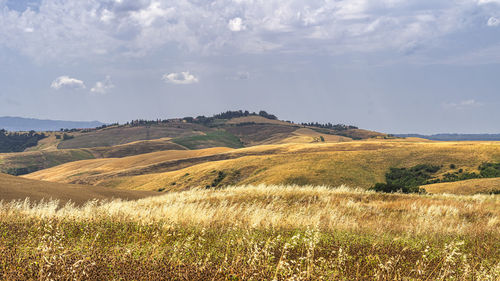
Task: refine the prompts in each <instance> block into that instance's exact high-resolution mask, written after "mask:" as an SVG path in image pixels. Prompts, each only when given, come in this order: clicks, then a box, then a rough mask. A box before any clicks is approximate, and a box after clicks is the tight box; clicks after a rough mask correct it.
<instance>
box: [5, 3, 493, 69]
mask: <svg viewBox="0 0 500 281" xmlns="http://www.w3.org/2000/svg"><path fill="white" fill-rule="evenodd" d="M0 3H1V1H0ZM488 3H490V4H491V5H486V4H488ZM492 3H500V0H450V1H432V0H406V1H402V0H378V1H375V0H373V1H368V0H343V1H324V0H307V1H306V0H289V1H284V0H268V1H255V0H220V1H209V2H207V1H188V0H87V1H69V0H45V1H42V2H41V3H40V5H39V9H36V10H31V9H28V10H26V11H24V12H22V13H21V12H17V11H12V10H9V9H8V8H6V7H3V6H2V5H1V4H0V47H4V46H6V47H8V48H10V49H15V50H18V51H19V52H21V53H23V54H25V55H28V56H30V57H32V58H34V59H36V60H41V61H51V62H52V61H57V62H60V61H62V62H66V61H71V60H81V59H87V60H92V59H93V58H94V56H99V54H98V53H96V52H95V50H107V53H108V54H113V56H114V57H120V58H121V57H124V56H127V57H131V56H133V57H140V56H146V55H148V54H152V53H154V51H156V50H163V49H166V48H168V49H169V50H170V49H172V46H174V47H177V48H178V50H182V52H187V53H191V54H196V55H200V54H201V55H211V54H214V53H216V54H225V53H228V51H229V52H231V53H233V54H234V53H271V52H287V53H289V52H307V53H318V51H321V52H326V53H328V54H344V53H353V52H364V53H367V52H377V51H380V52H391V51H396V52H398V51H399V50H402V49H405V50H406V49H407V46H412V44H413V42H418V43H419V44H418V45H419V49H425V48H426V47H427V46H431V47H437V48H441V47H442V46H436V45H437V44H438V43H439V42H440V39H441V38H445V37H447V36H450V35H451V36H453V35H456V34H457V33H460V32H461V31H468V30H473V28H474V27H478V28H479V27H480V25H482V24H481V22H484V19H485V18H490V20H488V25H490V26H495V25H496V24H497V22H498V19H497V18H495V17H492V15H495V14H496V13H497V12H498V13H500V10H499V9H500V7H499V6H497V5H496V4H492ZM495 9H496V10H495ZM235 15H238V16H237V17H236V16H235ZM250 27H251V28H250ZM228 30H229V31H232V32H239V33H240V34H239V36H238V40H234V38H233V35H232V34H231V32H228ZM244 30H245V31H246V32H242V31H244ZM31 31H35V32H31ZM464 34H466V32H465V33H464ZM464 36H465V35H464ZM387 38H390V39H391V40H387ZM492 44H493V43H492ZM420 47H422V48H420ZM482 47H487V46H482ZM412 50H413V49H412ZM401 53H402V54H406V53H407V52H406V51H405V52H401Z"/></svg>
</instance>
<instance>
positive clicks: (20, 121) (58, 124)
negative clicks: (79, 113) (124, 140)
mask: <svg viewBox="0 0 500 281" xmlns="http://www.w3.org/2000/svg"><path fill="white" fill-rule="evenodd" d="M102 125H104V123H102V122H99V121H63V120H47V119H36V118H23V117H10V116H5V117H0V129H5V130H7V131H31V130H33V131H59V130H60V129H85V128H96V127H99V126H102Z"/></svg>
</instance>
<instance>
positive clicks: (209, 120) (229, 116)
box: [183, 110, 278, 125]
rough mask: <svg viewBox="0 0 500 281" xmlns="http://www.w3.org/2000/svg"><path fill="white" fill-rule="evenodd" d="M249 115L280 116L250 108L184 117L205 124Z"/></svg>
mask: <svg viewBox="0 0 500 281" xmlns="http://www.w3.org/2000/svg"><path fill="white" fill-rule="evenodd" d="M247 116H261V117H264V118H267V119H271V120H277V119H278V117H276V115H273V114H269V113H267V112H266V111H264V110H261V111H259V113H255V112H250V111H248V110H245V111H243V110H237V111H230V110H228V111H226V112H222V113H218V114H214V115H213V116H211V117H206V116H203V115H201V116H198V117H196V118H193V117H184V119H183V120H185V121H186V122H189V123H197V124H203V125H209V124H212V123H214V122H215V120H220V119H232V118H239V117H247Z"/></svg>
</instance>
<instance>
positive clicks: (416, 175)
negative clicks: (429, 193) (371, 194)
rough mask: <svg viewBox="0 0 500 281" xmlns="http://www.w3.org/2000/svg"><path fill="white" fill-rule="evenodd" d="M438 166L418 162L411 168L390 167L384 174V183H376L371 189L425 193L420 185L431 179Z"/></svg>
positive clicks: (389, 191)
mask: <svg viewBox="0 0 500 281" xmlns="http://www.w3.org/2000/svg"><path fill="white" fill-rule="evenodd" d="M439 169H440V167H439V166H434V165H428V164H420V165H417V166H414V167H411V168H390V169H389V172H388V173H386V174H385V180H386V183H377V184H375V185H374V186H373V187H372V188H370V189H371V190H375V191H378V192H388V193H393V192H402V193H425V189H423V188H420V186H421V185H424V184H427V183H428V182H429V180H431V179H432V174H434V173H436V172H437V171H439Z"/></svg>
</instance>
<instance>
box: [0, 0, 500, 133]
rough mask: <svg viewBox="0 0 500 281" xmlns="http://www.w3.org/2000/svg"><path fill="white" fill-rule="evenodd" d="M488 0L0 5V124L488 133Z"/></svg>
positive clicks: (1, 0)
mask: <svg viewBox="0 0 500 281" xmlns="http://www.w3.org/2000/svg"><path fill="white" fill-rule="evenodd" d="M498 108H500V0H321V1H320V0H214V1H210V0H175V1H173V0H81V1H70V0H0V116H24V117H35V118H48V119H65V120H100V121H103V122H115V121H120V122H124V121H127V120H130V119H136V118H148V119H156V118H169V117H182V116H196V115H201V114H204V115H211V114H213V113H217V112H220V111H225V110H233V109H248V110H255V111H257V110H260V109H264V110H267V111H268V112H271V113H274V114H276V115H278V116H279V117H280V118H281V119H285V120H294V121H298V122H307V121H320V122H334V123H347V124H354V125H357V126H359V127H362V128H367V129H373V130H379V131H383V132H390V133H409V132H417V133H437V132H458V133H500V126H499V124H500V110H499V109H498Z"/></svg>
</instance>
